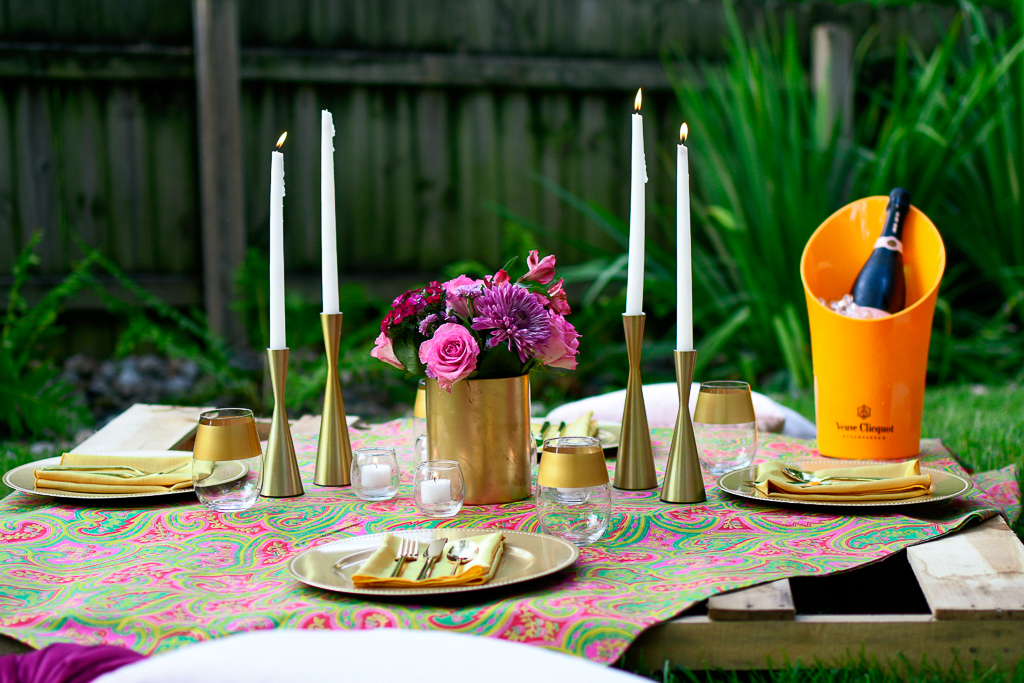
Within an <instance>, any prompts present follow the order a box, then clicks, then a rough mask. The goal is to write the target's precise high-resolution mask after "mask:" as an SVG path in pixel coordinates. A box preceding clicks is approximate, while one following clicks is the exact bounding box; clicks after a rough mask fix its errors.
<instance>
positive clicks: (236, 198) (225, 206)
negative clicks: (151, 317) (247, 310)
mask: <svg viewBox="0 0 1024 683" xmlns="http://www.w3.org/2000/svg"><path fill="white" fill-rule="evenodd" d="M192 30H193V36H194V42H195V69H196V107H197V110H198V117H197V120H198V126H199V131H198V133H199V183H200V197H201V216H202V233H203V299H204V303H205V305H206V316H207V319H208V320H209V324H210V328H211V329H212V330H213V331H214V332H216V333H217V334H219V335H220V336H222V337H223V338H224V339H225V340H226V341H227V342H228V343H229V344H231V345H242V346H244V345H246V340H245V339H244V335H243V331H242V326H241V323H240V321H239V320H238V316H237V314H236V313H235V312H234V311H232V309H231V301H232V298H233V297H232V293H233V287H234V283H233V279H234V276H235V272H236V271H237V270H238V267H239V266H240V265H241V264H242V261H243V260H244V259H245V248H246V240H245V209H244V204H243V201H242V131H241V128H242V116H241V84H240V80H239V75H238V62H239V59H238V19H237V9H236V5H235V0H193V2H192Z"/></svg>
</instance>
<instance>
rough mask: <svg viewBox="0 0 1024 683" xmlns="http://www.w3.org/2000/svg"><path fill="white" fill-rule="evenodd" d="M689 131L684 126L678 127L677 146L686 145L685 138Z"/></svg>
mask: <svg viewBox="0 0 1024 683" xmlns="http://www.w3.org/2000/svg"><path fill="white" fill-rule="evenodd" d="M689 133H690V129H689V128H687V127H686V124H685V123H684V124H683V125H681V126H679V144H681V145H683V144H686V136H687V135H689Z"/></svg>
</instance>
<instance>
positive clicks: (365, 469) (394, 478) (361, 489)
mask: <svg viewBox="0 0 1024 683" xmlns="http://www.w3.org/2000/svg"><path fill="white" fill-rule="evenodd" d="M351 475H352V476H351V479H352V489H353V490H354V491H355V493H356V495H357V496H358V497H359V498H361V499H362V500H371V501H381V500H391V499H392V498H394V497H395V494H397V493H398V459H397V458H396V457H395V449H393V448H359V449H357V450H356V452H355V453H353V454H352V470H351Z"/></svg>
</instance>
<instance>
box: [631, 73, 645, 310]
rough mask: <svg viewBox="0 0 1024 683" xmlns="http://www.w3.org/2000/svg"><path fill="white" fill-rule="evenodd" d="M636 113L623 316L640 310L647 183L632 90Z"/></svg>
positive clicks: (641, 129) (639, 120) (637, 115)
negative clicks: (624, 312) (624, 313)
mask: <svg viewBox="0 0 1024 683" xmlns="http://www.w3.org/2000/svg"><path fill="white" fill-rule="evenodd" d="M634 106H635V108H636V113H635V114H633V147H632V155H631V158H632V163H631V165H630V186H629V260H628V263H627V265H626V315H640V314H641V313H643V310H644V303H643V302H644V239H645V216H646V210H645V206H644V189H645V188H644V185H645V183H647V162H646V161H645V159H644V119H643V117H642V116H640V91H639V90H637V91H636V101H635V105H634Z"/></svg>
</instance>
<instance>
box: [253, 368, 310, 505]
mask: <svg viewBox="0 0 1024 683" xmlns="http://www.w3.org/2000/svg"><path fill="white" fill-rule="evenodd" d="M267 359H268V361H269V366H268V367H269V369H270V383H271V385H272V386H273V389H274V416H273V418H271V421H270V439H269V440H268V441H267V455H266V457H265V460H264V463H263V487H262V488H261V489H260V494H261V495H263V496H266V497H267V498H288V497H290V496H301V495H302V494H303V493H304V491H303V489H302V479H301V478H300V477H299V463H298V461H296V459H295V444H294V443H292V430H291V427H290V426H288V411H287V410H286V409H285V405H284V385H285V382H286V381H287V379H288V349H267Z"/></svg>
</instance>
